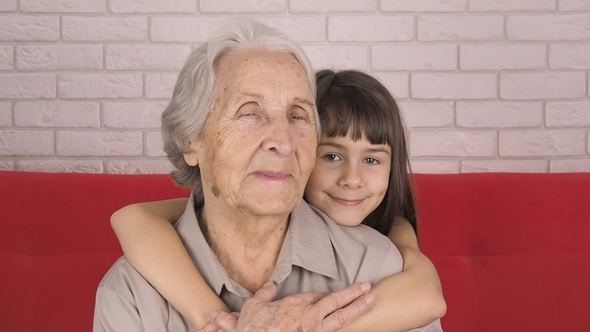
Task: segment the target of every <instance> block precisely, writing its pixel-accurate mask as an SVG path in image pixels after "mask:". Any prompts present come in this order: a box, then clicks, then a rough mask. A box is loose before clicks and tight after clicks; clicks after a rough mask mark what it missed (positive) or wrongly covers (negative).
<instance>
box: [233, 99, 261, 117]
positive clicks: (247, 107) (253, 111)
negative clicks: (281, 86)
mask: <svg viewBox="0 0 590 332" xmlns="http://www.w3.org/2000/svg"><path fill="white" fill-rule="evenodd" d="M258 110H259V106H258V104H256V103H253V102H249V103H245V104H244V105H242V106H241V107H240V109H239V110H238V116H240V117H245V118H248V117H255V116H258Z"/></svg>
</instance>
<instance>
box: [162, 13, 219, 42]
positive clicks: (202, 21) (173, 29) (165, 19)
mask: <svg viewBox="0 0 590 332" xmlns="http://www.w3.org/2000/svg"><path fill="white" fill-rule="evenodd" d="M225 20H226V18H224V17H191V16H157V17H152V20H151V24H150V38H151V40H152V41H157V42H180V43H204V42H206V41H207V39H208V38H209V36H210V35H211V34H212V33H213V32H214V31H215V30H216V29H217V28H218V27H219V26H220V25H221V24H222V23H223V22H225Z"/></svg>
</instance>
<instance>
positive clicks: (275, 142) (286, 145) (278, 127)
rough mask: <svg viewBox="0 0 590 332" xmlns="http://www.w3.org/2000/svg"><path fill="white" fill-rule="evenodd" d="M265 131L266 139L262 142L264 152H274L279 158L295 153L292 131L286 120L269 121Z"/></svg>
mask: <svg viewBox="0 0 590 332" xmlns="http://www.w3.org/2000/svg"><path fill="white" fill-rule="evenodd" d="M266 130H267V132H266V133H265V136H266V137H265V139H264V141H263V142H262V148H263V149H264V150H269V151H272V152H275V153H277V154H278V155H281V156H288V155H290V154H292V153H293V152H294V151H295V142H294V141H293V131H292V128H291V125H290V123H289V120H288V119H286V118H282V119H281V118H275V119H270V120H269V124H268V125H267V126H266Z"/></svg>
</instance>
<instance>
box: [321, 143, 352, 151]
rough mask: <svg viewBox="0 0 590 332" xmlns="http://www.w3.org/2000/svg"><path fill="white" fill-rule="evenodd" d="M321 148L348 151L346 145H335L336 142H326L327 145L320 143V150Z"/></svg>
mask: <svg viewBox="0 0 590 332" xmlns="http://www.w3.org/2000/svg"><path fill="white" fill-rule="evenodd" d="M320 146H331V147H333V148H337V149H346V145H342V144H338V143H334V142H325V143H322V142H320V143H319V144H318V148H319V147H320Z"/></svg>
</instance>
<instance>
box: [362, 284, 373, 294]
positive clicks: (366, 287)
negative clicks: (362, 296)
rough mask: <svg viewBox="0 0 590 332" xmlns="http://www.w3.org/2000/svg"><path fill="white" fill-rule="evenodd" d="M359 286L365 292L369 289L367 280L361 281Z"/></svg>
mask: <svg viewBox="0 0 590 332" xmlns="http://www.w3.org/2000/svg"><path fill="white" fill-rule="evenodd" d="M361 288H362V290H363V291H364V292H365V293H366V292H368V291H370V290H371V284H370V283H368V282H361Z"/></svg>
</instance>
